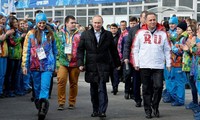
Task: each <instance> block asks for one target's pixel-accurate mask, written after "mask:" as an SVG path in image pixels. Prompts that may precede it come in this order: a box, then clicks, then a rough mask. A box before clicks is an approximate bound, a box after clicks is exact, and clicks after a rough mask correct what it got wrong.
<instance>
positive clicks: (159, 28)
mask: <svg viewBox="0 0 200 120" xmlns="http://www.w3.org/2000/svg"><path fill="white" fill-rule="evenodd" d="M142 29H145V30H148V26H147V24H143V25H142ZM156 30H161V31H164V26H162V25H161V24H159V23H157V24H156Z"/></svg>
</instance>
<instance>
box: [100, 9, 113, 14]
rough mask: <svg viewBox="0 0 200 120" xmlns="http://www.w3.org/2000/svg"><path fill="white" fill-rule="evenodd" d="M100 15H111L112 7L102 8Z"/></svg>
mask: <svg viewBox="0 0 200 120" xmlns="http://www.w3.org/2000/svg"><path fill="white" fill-rule="evenodd" d="M102 15H113V8H102Z"/></svg>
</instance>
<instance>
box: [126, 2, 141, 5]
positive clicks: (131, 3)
mask: <svg viewBox="0 0 200 120" xmlns="http://www.w3.org/2000/svg"><path fill="white" fill-rule="evenodd" d="M137 4H142V1H138V2H129V5H137Z"/></svg>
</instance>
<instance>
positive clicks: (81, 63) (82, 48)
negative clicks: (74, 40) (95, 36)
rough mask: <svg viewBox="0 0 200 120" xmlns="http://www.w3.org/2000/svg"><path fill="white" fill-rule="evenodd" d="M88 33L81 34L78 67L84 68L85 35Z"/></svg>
mask: <svg viewBox="0 0 200 120" xmlns="http://www.w3.org/2000/svg"><path fill="white" fill-rule="evenodd" d="M86 32H87V31H86ZM86 32H83V33H82V34H81V40H80V42H79V45H78V49H77V64H78V66H84V53H85V34H86Z"/></svg>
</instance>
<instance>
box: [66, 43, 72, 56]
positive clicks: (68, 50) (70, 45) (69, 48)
mask: <svg viewBox="0 0 200 120" xmlns="http://www.w3.org/2000/svg"><path fill="white" fill-rule="evenodd" d="M65 54H72V44H66V45H65Z"/></svg>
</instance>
